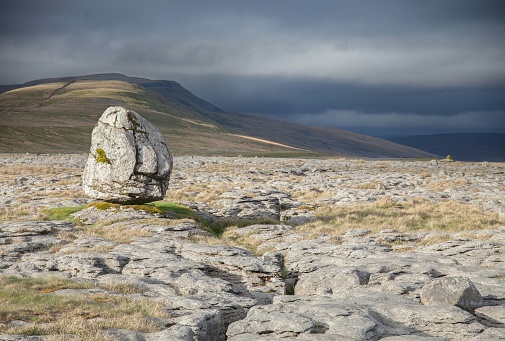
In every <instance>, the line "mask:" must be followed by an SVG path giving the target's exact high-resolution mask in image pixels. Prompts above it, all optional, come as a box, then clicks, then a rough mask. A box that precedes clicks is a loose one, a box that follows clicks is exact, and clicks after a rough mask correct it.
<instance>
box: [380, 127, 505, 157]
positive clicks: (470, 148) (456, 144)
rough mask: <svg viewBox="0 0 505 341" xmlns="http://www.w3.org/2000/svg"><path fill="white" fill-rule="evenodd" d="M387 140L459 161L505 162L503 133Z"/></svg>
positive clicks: (420, 136) (409, 137)
mask: <svg viewBox="0 0 505 341" xmlns="http://www.w3.org/2000/svg"><path fill="white" fill-rule="evenodd" d="M388 140H390V141H393V142H396V143H400V144H403V145H406V146H411V147H413V148H419V149H422V150H426V151H428V152H430V153H433V154H435V155H438V156H439V157H446V156H447V155H449V154H450V155H451V156H452V157H453V158H454V159H455V160H459V161H494V162H505V134H501V133H454V134H436V135H415V136H403V137H391V138H388Z"/></svg>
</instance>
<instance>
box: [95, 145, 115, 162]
mask: <svg viewBox="0 0 505 341" xmlns="http://www.w3.org/2000/svg"><path fill="white" fill-rule="evenodd" d="M96 162H100V163H108V164H109V165H110V164H112V162H111V161H110V159H109V158H108V157H107V155H106V154H105V150H103V149H102V148H98V149H97V150H96Z"/></svg>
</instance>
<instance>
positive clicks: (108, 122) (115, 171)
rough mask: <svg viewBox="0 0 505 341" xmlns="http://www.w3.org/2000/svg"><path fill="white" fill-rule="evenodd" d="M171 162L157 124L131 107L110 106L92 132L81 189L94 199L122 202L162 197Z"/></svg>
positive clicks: (152, 199)
mask: <svg viewBox="0 0 505 341" xmlns="http://www.w3.org/2000/svg"><path fill="white" fill-rule="evenodd" d="M172 163H173V158H172V155H171V154H170V151H169V150H168V147H167V145H166V143H165V141H164V139H163V136H162V134H161V132H160V131H159V130H158V128H156V127H155V126H154V125H153V124H151V123H150V122H148V121H147V120H146V119H144V118H143V117H142V116H140V115H139V114H137V113H136V112H134V111H131V110H127V109H125V108H123V107H110V108H108V109H107V110H105V112H104V113H103V114H102V116H101V117H100V119H99V120H98V123H97V125H96V127H95V128H94V129H93V133H92V135H91V149H90V154H89V156H88V160H87V162H86V166H85V168H84V173H83V176H82V182H83V189H84V192H85V193H86V194H87V195H88V196H89V197H91V198H93V199H98V200H104V201H109V202H114V203H121V204H131V203H145V202H150V201H155V200H161V199H163V198H164V196H165V193H166V190H167V187H168V181H169V179H170V173H171V171H172Z"/></svg>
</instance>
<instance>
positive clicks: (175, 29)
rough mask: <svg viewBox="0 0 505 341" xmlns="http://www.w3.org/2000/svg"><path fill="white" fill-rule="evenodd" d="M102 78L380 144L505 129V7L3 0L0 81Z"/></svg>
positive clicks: (484, 2)
mask: <svg viewBox="0 0 505 341" xmlns="http://www.w3.org/2000/svg"><path fill="white" fill-rule="evenodd" d="M105 72H119V73H123V74H125V75H128V76H137V77H146V78H152V79H167V80H175V81H177V82H179V83H181V84H182V85H183V86H184V87H186V88H187V89H189V90H190V91H192V92H193V93H195V94H196V95H197V96H199V97H202V98H203V99H205V100H207V101H209V102H211V103H212V104H214V105H217V106H218V107H220V108H222V109H224V110H227V111H236V112H246V113H252V114H259V115H264V116H269V117H272V118H277V119H283V120H289V121H294V122H299V123H305V124H311V125H323V126H332V127H337V128H342V129H348V130H352V131H356V132H360V133H365V134H370V135H376V136H386V135H409V134H434V133H445V132H503V133H505V1H503V0H493V1H489V0H443V1H442V0H416V1H413V0H370V1H359V0H350V1H339V0H310V1H309V0H305V1H300V0H255V1H250V0H249V1H245V0H244V1H241V0H226V1H225V0H223V1H219V0H215V1H212V0H200V1H196V0H178V1H175V0H172V1H167V0H164V1H162V0H159V1H150V0H143V1H140V0H139V1H126V0H121V1H119V0H117V1H113V0H107V1H104V0H99V1H96V0H91V1H90V0H86V1H70V0H60V1H55V0H32V1H27V0H16V1H14V0H12V1H0V84H12V83H23V82H26V81H30V80H34V79H39V78H47V77H60V76H76V75H84V74H93V73H105Z"/></svg>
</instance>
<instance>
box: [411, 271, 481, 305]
mask: <svg viewBox="0 0 505 341" xmlns="http://www.w3.org/2000/svg"><path fill="white" fill-rule="evenodd" d="M421 303H423V304H450V305H455V306H458V307H460V308H462V309H465V310H468V311H470V312H472V311H473V310H474V309H475V308H479V307H482V305H483V299H482V296H481V294H480V292H479V290H477V288H476V287H475V285H474V284H473V282H472V281H471V280H470V279H468V278H466V277H459V276H455V277H442V278H437V279H435V280H433V281H431V282H429V283H427V284H425V285H424V287H423V289H422V290H421Z"/></svg>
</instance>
